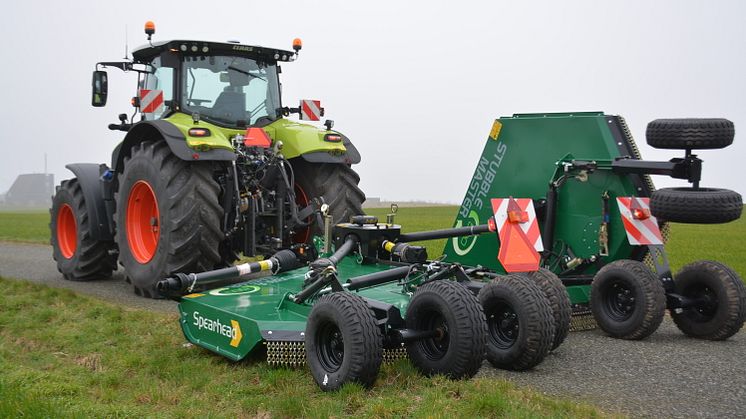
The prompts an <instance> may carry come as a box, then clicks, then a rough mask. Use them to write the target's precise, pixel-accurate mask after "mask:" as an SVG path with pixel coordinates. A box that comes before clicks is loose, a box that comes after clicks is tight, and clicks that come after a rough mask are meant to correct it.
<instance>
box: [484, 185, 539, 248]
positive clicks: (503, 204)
mask: <svg viewBox="0 0 746 419" xmlns="http://www.w3.org/2000/svg"><path fill="white" fill-rule="evenodd" d="M515 201H516V202H517V203H518V206H519V207H521V211H525V212H526V213H528V221H527V222H525V223H520V224H519V225H520V226H521V230H523V232H524V233H526V237H527V238H528V240H529V241H530V242H531V244H532V245H533V246H534V249H536V251H537V252H543V251H544V243H543V242H542V241H541V232H540V231H539V223H538V222H537V221H536V211H535V210H534V201H533V200H532V199H531V198H516V199H515ZM509 202H510V198H496V199H492V210H493V212H494V213H495V223H496V224H497V230H498V231H502V228H503V226H504V225H505V223H506V222H507V220H508V203H509Z"/></svg>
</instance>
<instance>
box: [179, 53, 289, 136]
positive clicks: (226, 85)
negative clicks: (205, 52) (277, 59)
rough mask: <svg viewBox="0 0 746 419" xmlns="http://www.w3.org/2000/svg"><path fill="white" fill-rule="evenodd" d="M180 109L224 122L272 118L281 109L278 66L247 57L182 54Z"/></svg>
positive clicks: (251, 123) (253, 121)
mask: <svg viewBox="0 0 746 419" xmlns="http://www.w3.org/2000/svg"><path fill="white" fill-rule="evenodd" d="M184 60H185V61H184V66H183V70H182V71H183V72H184V74H183V77H182V79H183V86H182V88H183V90H182V97H183V99H184V100H183V108H184V110H186V111H188V112H192V113H194V112H199V114H200V118H204V119H205V120H209V121H214V122H217V123H220V124H223V125H235V126H245V125H254V124H256V123H257V121H258V120H259V119H260V118H265V119H266V118H269V119H270V120H275V119H277V117H278V109H279V108H280V93H279V87H278V80H277V69H276V66H275V65H274V64H267V63H264V62H261V61H256V60H253V59H251V58H246V57H230V56H212V57H191V56H186V57H184Z"/></svg>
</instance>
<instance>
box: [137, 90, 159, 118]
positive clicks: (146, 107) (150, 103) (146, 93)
mask: <svg viewBox="0 0 746 419" xmlns="http://www.w3.org/2000/svg"><path fill="white" fill-rule="evenodd" d="M161 109H163V90H146V89H141V90H140V112H142V113H154V112H160V111H161Z"/></svg>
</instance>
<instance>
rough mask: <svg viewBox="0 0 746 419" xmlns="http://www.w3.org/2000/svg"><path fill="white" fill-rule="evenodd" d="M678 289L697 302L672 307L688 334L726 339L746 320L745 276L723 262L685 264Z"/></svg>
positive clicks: (674, 319)
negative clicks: (679, 307)
mask: <svg viewBox="0 0 746 419" xmlns="http://www.w3.org/2000/svg"><path fill="white" fill-rule="evenodd" d="M674 283H675V284H676V292H677V293H678V294H681V295H683V296H684V297H687V298H690V299H693V300H694V301H695V305H694V306H693V307H687V308H684V309H678V310H672V311H671V317H673V321H674V323H676V326H678V328H679V329H680V330H681V331H682V332H684V334H686V335H688V336H691V337H695V338H699V339H708V340H725V339H728V338H729V337H731V336H733V335H734V334H735V333H736V332H738V331H739V330H741V327H743V323H744V320H746V287H744V285H743V281H742V280H741V277H739V276H738V274H737V273H735V272H734V271H733V270H732V269H730V268H729V267H727V266H725V265H724V264H722V263H720V262H713V261H709V260H703V261H698V262H694V263H690V264H689V265H686V266H684V267H683V268H682V269H681V271H679V273H678V274H676V276H675V277H674Z"/></svg>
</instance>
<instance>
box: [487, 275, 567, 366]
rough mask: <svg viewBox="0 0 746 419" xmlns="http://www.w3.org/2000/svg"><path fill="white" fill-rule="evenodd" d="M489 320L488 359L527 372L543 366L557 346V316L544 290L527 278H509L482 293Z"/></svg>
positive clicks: (512, 276) (496, 282)
mask: <svg viewBox="0 0 746 419" xmlns="http://www.w3.org/2000/svg"><path fill="white" fill-rule="evenodd" d="M479 301H480V303H481V304H482V309H483V310H484V315H485V317H486V319H487V329H488V338H487V360H488V361H490V363H491V364H492V365H493V366H494V367H496V368H501V369H506V370H516V371H523V370H527V369H530V368H533V367H534V366H536V365H538V364H539V363H541V361H543V360H544V358H545V357H546V355H547V354H548V353H549V351H550V350H551V349H552V345H553V344H554V333H555V324H554V315H553V314H552V307H551V306H550V303H549V299H548V298H547V297H546V295H545V294H544V291H542V289H541V287H540V286H539V285H538V284H536V282H534V281H533V280H531V279H529V278H528V277H526V276H524V275H506V276H503V277H500V278H498V279H496V280H494V281H492V282H490V283H489V284H487V285H485V286H484V287H483V288H482V289H481V290H480V291H479Z"/></svg>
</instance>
